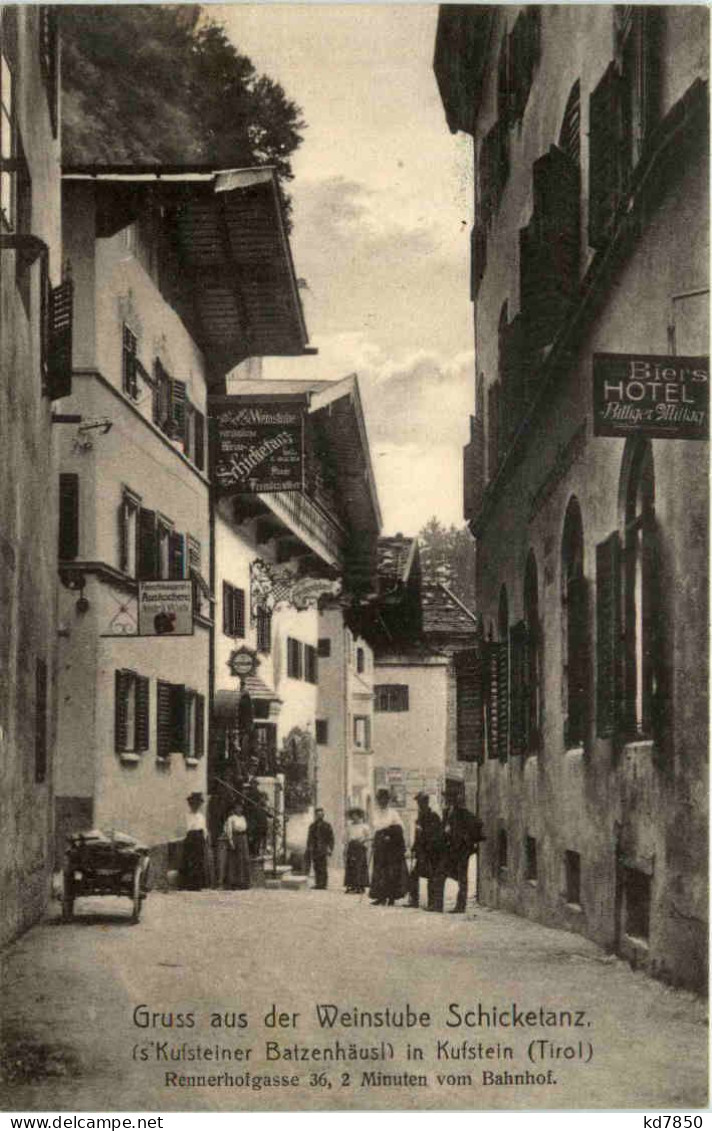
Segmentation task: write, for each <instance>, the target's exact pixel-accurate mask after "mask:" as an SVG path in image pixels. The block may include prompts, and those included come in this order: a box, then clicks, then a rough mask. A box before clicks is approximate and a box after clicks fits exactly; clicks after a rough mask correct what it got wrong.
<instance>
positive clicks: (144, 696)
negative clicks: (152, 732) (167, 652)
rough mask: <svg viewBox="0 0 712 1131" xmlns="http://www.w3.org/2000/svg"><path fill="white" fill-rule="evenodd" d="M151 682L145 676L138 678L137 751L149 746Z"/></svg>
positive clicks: (146, 748) (138, 676)
mask: <svg viewBox="0 0 712 1131" xmlns="http://www.w3.org/2000/svg"><path fill="white" fill-rule="evenodd" d="M148 724H149V681H148V679H147V677H146V676H145V675H137V676H136V743H135V747H134V749H135V750H136V751H140V750H148V746H149V730H148Z"/></svg>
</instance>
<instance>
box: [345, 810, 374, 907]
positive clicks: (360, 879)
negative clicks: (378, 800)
mask: <svg viewBox="0 0 712 1131" xmlns="http://www.w3.org/2000/svg"><path fill="white" fill-rule="evenodd" d="M348 816H349V827H348V830H347V835H348V841H347V844H346V870H345V872H344V887H345V888H346V891H350V892H363V891H365V890H366V888H367V887H368V841H369V836H370V830H369V827H368V825H367V824H366V823H365V821H364V817H365V813H364V811H363V809H349V814H348Z"/></svg>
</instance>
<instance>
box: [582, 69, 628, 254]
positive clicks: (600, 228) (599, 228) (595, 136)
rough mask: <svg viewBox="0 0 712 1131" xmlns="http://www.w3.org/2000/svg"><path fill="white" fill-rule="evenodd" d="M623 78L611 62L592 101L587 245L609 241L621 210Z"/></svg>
mask: <svg viewBox="0 0 712 1131" xmlns="http://www.w3.org/2000/svg"><path fill="white" fill-rule="evenodd" d="M620 114H621V110H620V79H619V76H618V72H617V70H616V67H615V64H614V63H611V64H610V66H609V67H608V70H607V71H606V73H605V75H604V76H603V78H602V79H601V81H600V83H599V84H598V86H597V87H596V89H595V90H594V91H593V93H592V94H591V97H590V100H589V141H588V149H589V154H588V176H589V182H588V242H589V245H590V246H591V247H593V248H601V247H604V246H605V244H606V243H607V241H608V237H609V235H610V231H611V227H612V224H613V219H614V216H615V213H616V209H617V207H618V199H619V189H620V185H619V178H620V162H621V155H620V145H621V122H620Z"/></svg>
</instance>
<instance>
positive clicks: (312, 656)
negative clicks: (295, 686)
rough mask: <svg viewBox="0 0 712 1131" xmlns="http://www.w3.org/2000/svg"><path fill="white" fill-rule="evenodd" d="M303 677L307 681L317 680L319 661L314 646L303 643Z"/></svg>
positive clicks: (316, 681)
mask: <svg viewBox="0 0 712 1131" xmlns="http://www.w3.org/2000/svg"><path fill="white" fill-rule="evenodd" d="M304 679H305V680H306V682H307V683H318V682H319V661H318V657H317V651H316V648H314V647H313V645H311V644H305V645H304Z"/></svg>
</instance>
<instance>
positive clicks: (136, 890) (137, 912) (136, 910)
mask: <svg viewBox="0 0 712 1131" xmlns="http://www.w3.org/2000/svg"><path fill="white" fill-rule="evenodd" d="M131 898H132V900H133V912H132V914H131V918H132V920H133V922H134V923H138V921H139V919H140V918H141V902H142V893H141V864H140V863H139V864H137V865H136V867H135V868H134V874H133V892H132V895H131Z"/></svg>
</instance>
